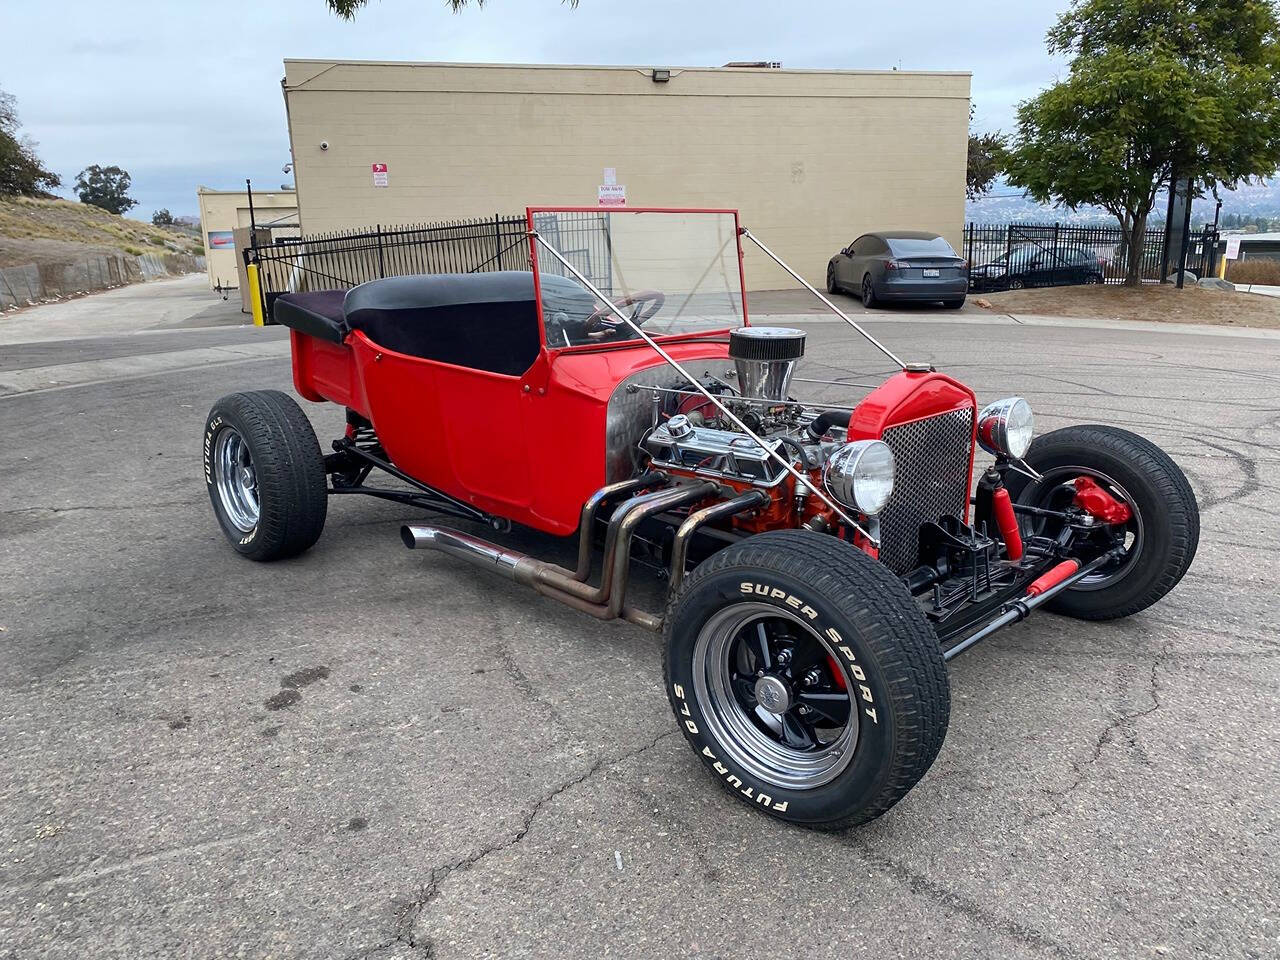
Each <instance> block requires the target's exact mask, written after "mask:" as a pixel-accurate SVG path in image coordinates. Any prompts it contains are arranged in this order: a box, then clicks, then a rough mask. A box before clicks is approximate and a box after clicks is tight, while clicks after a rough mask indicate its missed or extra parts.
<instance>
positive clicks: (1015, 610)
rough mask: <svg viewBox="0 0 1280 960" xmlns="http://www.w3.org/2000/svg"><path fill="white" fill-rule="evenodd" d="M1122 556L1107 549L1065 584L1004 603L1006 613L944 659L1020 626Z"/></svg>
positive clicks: (1119, 550) (946, 652)
mask: <svg viewBox="0 0 1280 960" xmlns="http://www.w3.org/2000/svg"><path fill="white" fill-rule="evenodd" d="M1123 555H1124V547H1116V548H1114V549H1112V550H1108V551H1107V552H1106V553H1104V554H1102V556H1100V557H1095V558H1094V559H1093V560H1090V561H1089V562H1088V563H1086V564H1085V565H1084V566H1083V567H1081V568H1080V569H1079V570H1077V571H1076V572H1075V573H1073V574H1072V575H1071V576H1069V577H1067V578H1066V579H1065V580H1063V581H1062V582H1060V583H1055V584H1054V585H1053V586H1052V587H1049V588H1048V589H1047V590H1045V591H1044V593H1040V594H1035V595H1030V594H1028V595H1025V596H1022V597H1019V598H1018V599H1016V600H1010V601H1009V602H1008V603H1006V604H1004V607H1003V612H1002V613H1001V614H1000V615H999V616H998V617H996V618H995V619H994V620H992V621H990V622H989V623H988V624H987V625H986V626H984V627H982V628H980V629H979V630H978V631H977V632H976V633H971V634H969V636H967V637H965V638H964V639H963V640H961V641H960V642H959V643H957V644H956V645H955V646H952V647H948V648H947V649H946V650H944V651H942V659H943V660H951V659H953V658H955V657H958V656H959V655H960V654H962V653H964V652H965V651H966V650H968V649H969V648H970V647H972V646H973V645H974V644H975V643H977V642H978V641H979V640H985V639H986V638H987V637H989V636H991V634H993V633H995V632H996V631H997V630H999V629H1000V628H1001V627H1007V626H1008V625H1009V624H1011V623H1017V622H1018V621H1019V620H1025V619H1026V618H1027V617H1028V616H1030V615H1031V611H1032V610H1034V609H1036V607H1039V606H1041V605H1042V604H1044V603H1047V602H1048V601H1050V600H1052V599H1053V598H1054V597H1056V596H1057V595H1058V594H1060V593H1061V592H1062V591H1063V590H1069V589H1071V587H1073V586H1074V585H1075V584H1076V583H1078V582H1079V581H1080V580H1082V579H1083V578H1084V577H1087V576H1088V575H1089V574H1091V573H1093V571H1095V570H1097V569H1098V568H1099V567H1101V566H1102V565H1103V564H1105V563H1107V562H1109V561H1111V560H1114V559H1116V558H1117V557H1120V556H1123Z"/></svg>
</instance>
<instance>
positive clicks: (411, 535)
mask: <svg viewBox="0 0 1280 960" xmlns="http://www.w3.org/2000/svg"><path fill="white" fill-rule="evenodd" d="M400 539H401V540H403V541H404V545H405V546H406V547H408V548H409V549H410V550H434V551H436V552H437V553H447V554H448V555H449V556H451V557H456V558H457V559H459V560H465V561H467V563H470V564H474V565H475V566H477V567H487V568H489V569H491V570H495V571H497V572H498V573H501V574H502V575H503V576H505V577H506V578H507V579H508V580H515V579H516V567H517V566H518V565H519V564H520V562H521V561H522V560H529V559H530V558H529V557H528V556H527V555H526V554H523V553H518V552H517V551H515V550H505V549H503V548H502V547H500V546H498V545H497V544H496V543H491V542H489V541H488V540H481V539H480V538H479V537H473V536H471V535H470V534H468V533H462V532H461V531H459V530H446V529H445V528H444V527H432V526H428V525H427V524H421V523H406V524H405V525H404V526H402V527H401V528H400Z"/></svg>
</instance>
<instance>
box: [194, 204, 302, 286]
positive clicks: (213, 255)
mask: <svg viewBox="0 0 1280 960" xmlns="http://www.w3.org/2000/svg"><path fill="white" fill-rule="evenodd" d="M196 200H197V202H198V203H199V204H200V231H201V235H202V242H203V243H204V247H205V257H206V263H207V264H208V274H209V289H210V290H212V289H213V288H214V287H215V286H217V285H218V284H219V283H221V284H222V286H224V287H234V286H236V285H237V284H238V283H239V281H238V280H237V274H236V270H237V265H238V263H239V261H238V259H237V256H238V254H237V252H236V251H234V250H214V249H213V248H212V247H210V245H209V232H210V231H211V230H235V229H236V228H237V227H247V226H249V194H248V193H246V192H245V191H243V190H238V191H237V190H210V189H209V188H208V187H200V188H199V189H198V190H196ZM253 211H254V219H255V220H257V222H258V226H260V227H261V226H273V225H274V224H275V223H276V222H283V223H288V224H296V223H297V221H298V198H297V195H296V194H294V193H289V192H284V191H280V192H276V193H259V192H258V191H257V190H254V191H253ZM292 232H294V233H296V232H297V231H296V230H294V231H292ZM289 233H290V231H289V230H284V231H279V230H277V231H275V233H274V235H275V236H287V235H288V234H289Z"/></svg>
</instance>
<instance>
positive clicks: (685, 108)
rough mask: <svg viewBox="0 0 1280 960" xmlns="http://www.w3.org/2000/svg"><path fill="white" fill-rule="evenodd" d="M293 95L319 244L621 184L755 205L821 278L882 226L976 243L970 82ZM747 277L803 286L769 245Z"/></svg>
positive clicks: (394, 87) (414, 79) (399, 75)
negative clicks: (965, 235)
mask: <svg viewBox="0 0 1280 960" xmlns="http://www.w3.org/2000/svg"><path fill="white" fill-rule="evenodd" d="M664 74H665V78H664ZM284 95H285V105H286V110H287V113H288V118H289V136H290V142H291V145H292V150H293V161H294V174H295V177H296V181H297V189H298V197H299V207H300V212H301V224H302V229H303V231H304V232H305V233H313V232H321V231H327V230H336V229H351V228H363V227H372V226H373V225H374V224H382V225H383V226H384V227H386V226H389V225H394V224H403V223H411V222H423V221H434V220H442V219H452V218H465V217H481V216H492V215H494V214H495V213H502V214H508V213H517V212H522V211H523V209H524V207H525V206H527V205H538V204H562V205H584V206H594V205H596V203H597V200H598V197H599V194H600V187H601V185H602V184H607V183H608V180H609V179H610V178H612V179H614V180H615V181H616V185H618V186H621V187H625V194H626V205H627V206H629V207H638V206H691V207H736V208H738V209H739V210H740V211H741V212H742V222H743V223H744V224H745V225H747V226H749V227H751V228H752V230H753V231H754V232H755V233H756V234H758V235H759V236H760V237H761V238H762V239H763V240H764V241H765V242H766V243H768V244H769V245H770V246H771V247H773V249H774V250H775V251H777V252H778V253H779V255H781V256H782V257H783V258H784V259H786V260H788V261H790V262H791V263H792V264H793V266H795V267H796V268H797V269H800V270H802V272H804V273H805V274H806V276H807V277H808V279H810V280H811V281H813V282H815V283H820V282H822V280H823V275H824V272H825V269H826V264H827V260H828V258H829V257H830V256H831V255H832V254H834V253H835V252H836V251H838V250H839V249H840V248H841V247H843V246H845V245H846V244H847V243H849V242H850V241H851V240H853V239H854V238H855V237H856V236H857V235H858V234H860V233H863V232H865V231H868V230H873V229H889V228H902V229H916V230H936V231H937V232H939V233H942V234H943V235H945V236H946V237H948V239H950V240H951V242H952V243H953V245H956V246H957V247H958V245H959V243H960V241H961V234H962V231H963V222H964V188H965V164H966V157H967V145H968V116H969V74H967V73H922V72H912V71H846V70H779V69H769V68H746V69H743V68H674V67H673V68H670V69H669V70H667V68H659V69H657V70H655V69H654V68H652V67H590V66H514V65H494V64H436V63H370V62H347V61H332V60H286V61H285V79H284ZM611 174H612V177H611ZM614 189H615V190H616V189H617V188H616V187H615V188H614ZM747 278H748V284H749V286H750V287H752V288H754V289H768V288H777V287H786V286H792V285H794V282H793V281H791V280H790V278H788V277H786V275H785V274H783V273H782V271H780V270H779V269H778V268H777V267H775V266H774V265H773V264H772V263H770V262H768V261H766V260H765V259H764V257H763V256H762V255H760V254H758V253H756V252H749V253H748V261H747Z"/></svg>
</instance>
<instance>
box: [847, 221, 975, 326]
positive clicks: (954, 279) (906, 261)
mask: <svg viewBox="0 0 1280 960" xmlns="http://www.w3.org/2000/svg"><path fill="white" fill-rule="evenodd" d="M968 290H969V281H968V278H967V276H966V271H965V266H964V258H963V257H961V256H959V255H958V254H957V253H956V252H955V250H953V249H952V248H951V244H949V243H947V241H946V240H945V239H944V238H943V237H940V236H938V235H937V234H936V233H924V232H921V231H918V230H893V231H881V232H879V233H864V234H863V235H862V236H860V237H859V238H858V239H857V240H855V241H853V243H851V244H849V245H848V246H847V247H845V248H844V249H843V250H841V251H840V252H839V253H837V254H836V255H835V256H834V257H832V258H831V261H830V262H829V263H828V264H827V292H828V293H841V292H845V293H852V294H855V295H857V296H859V297H861V298H862V305H863V306H864V307H874V306H877V305H878V304H879V303H881V302H882V301H884V302H887V301H891V300H916V301H929V300H934V301H937V300H940V301H942V303H943V305H944V306H948V307H953V308H956V309H958V308H960V307H962V306H964V297H965V294H966V293H967V292H968Z"/></svg>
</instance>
